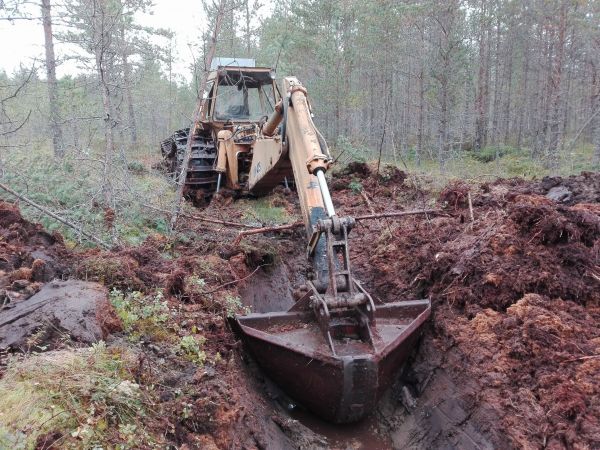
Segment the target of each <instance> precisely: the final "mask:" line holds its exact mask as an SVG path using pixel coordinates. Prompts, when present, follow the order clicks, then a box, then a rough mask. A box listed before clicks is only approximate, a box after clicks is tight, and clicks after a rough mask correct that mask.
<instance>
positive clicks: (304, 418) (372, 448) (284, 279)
mask: <svg viewBox="0 0 600 450" xmlns="http://www.w3.org/2000/svg"><path fill="white" fill-rule="evenodd" d="M293 277H296V278H295V279H294V282H295V283H296V284H298V285H299V284H300V283H302V282H303V281H304V280H303V279H301V277H300V278H298V277H299V275H298V273H290V271H289V270H288V268H287V267H286V266H285V265H284V264H279V265H277V266H275V267H273V268H272V269H270V270H269V271H268V272H262V271H261V272H259V273H257V274H256V275H255V276H254V277H253V279H252V282H251V283H247V284H246V286H245V287H244V289H243V290H242V292H241V296H242V302H243V303H244V305H245V306H248V307H249V308H250V309H251V310H252V312H257V313H262V312H270V311H286V310H287V309H289V308H290V307H291V306H292V305H293V304H294V299H293V294H292V293H293V290H292V283H291V282H290V280H291V279H292V278H293ZM257 370H260V369H257ZM265 375H267V374H264V373H263V374H261V378H262V377H265ZM265 379H266V381H265V392H264V394H265V395H266V396H267V397H269V398H270V399H274V400H275V401H277V403H278V404H279V405H280V406H282V407H283V408H284V410H285V411H286V413H287V414H288V415H289V417H290V418H292V419H295V420H297V421H298V422H300V423H301V424H302V425H304V426H305V427H307V428H309V429H310V430H312V431H313V432H314V433H317V434H319V435H321V436H323V437H325V438H326V439H327V442H328V445H329V448H331V449H336V450H338V449H339V450H367V449H368V450H388V449H390V448H392V443H391V440H390V439H389V437H387V436H383V435H382V434H380V433H378V427H377V418H376V417H375V416H371V417H367V418H366V419H364V420H362V421H361V422H359V423H355V424H347V425H335V424H331V423H329V422H325V421H324V420H321V419H319V418H318V417H317V416H315V415H313V414H311V413H310V412H308V411H306V410H304V409H303V408H301V407H300V406H298V405H295V404H294V402H293V400H290V399H289V398H288V397H287V396H286V395H285V394H284V393H283V392H282V391H281V390H280V389H279V388H278V387H277V386H276V385H275V384H273V383H272V382H271V381H269V380H268V377H265Z"/></svg>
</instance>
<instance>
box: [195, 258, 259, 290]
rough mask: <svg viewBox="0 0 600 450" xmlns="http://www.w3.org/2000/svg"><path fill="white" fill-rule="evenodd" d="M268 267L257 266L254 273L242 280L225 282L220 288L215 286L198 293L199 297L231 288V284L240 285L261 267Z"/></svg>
mask: <svg viewBox="0 0 600 450" xmlns="http://www.w3.org/2000/svg"><path fill="white" fill-rule="evenodd" d="M268 265H269V264H262V265H260V266H258V267H257V268H256V269H254V271H253V272H252V273H251V274H250V275H246V276H245V277H244V278H240V279H239V280H233V281H229V282H227V283H225V284H222V285H220V286H217V287H216V288H214V289H211V290H210V291H204V292H200V295H209V294H212V293H214V292H217V291H218V290H219V289H223V288H224V287H227V286H231V285H232V284H236V283H241V282H242V281H245V280H247V279H248V278H250V277H251V276H252V275H254V274H255V273H256V272H258V270H259V269H260V268H261V267H265V266H268Z"/></svg>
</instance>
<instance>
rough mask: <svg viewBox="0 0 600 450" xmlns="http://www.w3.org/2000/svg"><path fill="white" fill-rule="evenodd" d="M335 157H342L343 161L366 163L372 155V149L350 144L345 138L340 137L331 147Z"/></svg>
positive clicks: (362, 145)
mask: <svg viewBox="0 0 600 450" xmlns="http://www.w3.org/2000/svg"><path fill="white" fill-rule="evenodd" d="M333 152H334V154H336V155H342V152H343V156H342V159H343V160H344V161H356V162H367V161H368V160H369V159H370V158H371V157H372V156H373V155H374V154H375V152H374V149H371V148H369V147H368V146H365V145H364V144H357V143H354V142H352V141H351V140H350V139H348V138H347V137H346V136H343V135H340V136H338V138H337V141H336V142H335V145H334V146H333Z"/></svg>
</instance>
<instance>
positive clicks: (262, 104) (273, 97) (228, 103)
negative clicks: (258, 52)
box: [204, 65, 280, 122]
mask: <svg viewBox="0 0 600 450" xmlns="http://www.w3.org/2000/svg"><path fill="white" fill-rule="evenodd" d="M211 75H212V76H211V77H210V79H209V83H208V86H207V90H206V92H205V93H204V98H206V99H208V100H209V105H210V106H209V110H208V111H207V119H208V120H213V121H218V122H259V121H260V120H261V119H262V118H264V117H265V116H269V115H270V114H271V113H272V112H273V110H274V107H275V104H276V103H277V100H278V99H279V98H280V95H278V94H279V93H278V90H277V86H276V84H275V80H274V78H275V76H274V72H273V71H272V70H271V69H269V68H262V67H240V66H235V65H227V66H218V67H216V71H215V72H213V74H211Z"/></svg>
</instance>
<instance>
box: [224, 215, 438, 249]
mask: <svg viewBox="0 0 600 450" xmlns="http://www.w3.org/2000/svg"><path fill="white" fill-rule="evenodd" d="M439 212H441V211H440V210H439V209H415V210H410V211H390V212H386V213H379V214H376V213H374V214H366V215H363V216H356V217H355V218H354V220H356V221H360V220H372V219H384V218H392V217H403V216H415V215H419V214H436V213H439ZM302 226H304V223H303V222H300V221H299V222H294V223H288V224H285V225H277V226H274V227H263V228H254V229H252V230H247V231H240V232H239V234H238V236H237V238H236V239H235V241H233V243H234V244H235V245H238V244H239V243H240V241H241V240H242V238H243V237H244V236H249V235H252V234H264V233H270V232H273V231H285V230H291V229H294V228H299V227H302Z"/></svg>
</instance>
